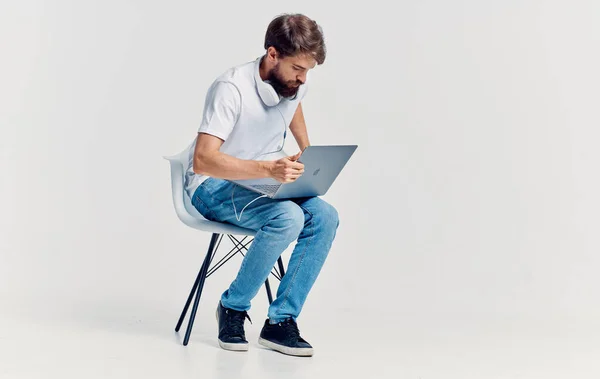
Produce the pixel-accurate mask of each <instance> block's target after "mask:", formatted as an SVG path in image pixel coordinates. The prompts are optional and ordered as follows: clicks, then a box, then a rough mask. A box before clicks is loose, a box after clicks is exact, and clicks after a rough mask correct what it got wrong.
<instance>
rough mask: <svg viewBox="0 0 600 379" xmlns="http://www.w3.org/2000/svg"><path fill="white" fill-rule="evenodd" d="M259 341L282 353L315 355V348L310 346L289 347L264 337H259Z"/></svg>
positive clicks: (303, 355)
mask: <svg viewBox="0 0 600 379" xmlns="http://www.w3.org/2000/svg"><path fill="white" fill-rule="evenodd" d="M258 343H259V344H260V345H263V346H264V347H268V348H269V349H272V350H275V351H278V352H280V353H282V354H286V355H293V356H295V357H311V356H312V355H313V349H312V348H310V347H303V348H297V347H287V346H283V345H279V344H276V343H274V342H271V341H268V340H266V339H264V338H259V339H258Z"/></svg>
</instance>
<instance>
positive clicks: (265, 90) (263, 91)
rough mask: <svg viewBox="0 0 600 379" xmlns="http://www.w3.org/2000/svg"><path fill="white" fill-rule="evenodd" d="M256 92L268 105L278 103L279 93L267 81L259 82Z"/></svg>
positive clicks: (271, 105) (272, 105)
mask: <svg viewBox="0 0 600 379" xmlns="http://www.w3.org/2000/svg"><path fill="white" fill-rule="evenodd" d="M258 94H259V95H260V98H261V99H262V101H263V102H264V103H265V105H266V106H268V107H274V106H275V105H277V104H279V95H278V94H277V92H276V91H275V88H273V86H272V85H270V84H269V83H265V82H262V83H260V84H259V85H258Z"/></svg>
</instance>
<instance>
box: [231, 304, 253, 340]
mask: <svg viewBox="0 0 600 379" xmlns="http://www.w3.org/2000/svg"><path fill="white" fill-rule="evenodd" d="M225 314H226V315H227V318H228V322H227V324H228V325H229V330H228V331H229V333H228V334H229V335H230V336H240V337H242V336H243V335H244V321H245V320H246V319H248V321H250V323H251V324H252V320H251V319H250V316H249V315H248V312H246V311H244V312H237V311H231V310H229V309H227V310H226V311H225Z"/></svg>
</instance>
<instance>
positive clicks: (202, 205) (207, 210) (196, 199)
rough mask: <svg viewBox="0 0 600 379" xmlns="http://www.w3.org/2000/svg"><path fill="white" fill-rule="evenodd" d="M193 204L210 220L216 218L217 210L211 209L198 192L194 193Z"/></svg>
mask: <svg viewBox="0 0 600 379" xmlns="http://www.w3.org/2000/svg"><path fill="white" fill-rule="evenodd" d="M192 205H193V206H194V208H196V210H197V211H198V212H199V213H200V214H201V215H202V217H204V218H205V219H207V220H209V221H214V220H215V219H216V216H215V212H214V211H213V210H212V209H210V207H208V206H207V205H206V203H205V202H204V201H202V199H201V198H200V196H198V195H197V194H196V195H194V198H193V199H192Z"/></svg>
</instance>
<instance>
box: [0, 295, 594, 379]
mask: <svg viewBox="0 0 600 379" xmlns="http://www.w3.org/2000/svg"><path fill="white" fill-rule="evenodd" d="M114 305H115V306H114V307H113V308H111V307H110V304H109V303H105V304H99V305H98V308H97V309H93V307H86V306H85V305H83V304H79V305H78V306H75V305H74V307H73V308H71V309H68V312H66V310H67V308H65V307H64V306H61V308H60V309H59V310H57V309H53V308H52V307H48V306H42V307H41V308H40V309H34V308H32V307H31V306H27V307H24V306H22V307H13V308H12V309H7V308H4V311H3V312H2V316H0V378H2V379H21V378H61V379H62V378H64V379H67V378H86V379H93V378H227V379H230V378H282V377H285V378H330V377H334V378H394V379H400V378H410V379H433V378H439V379H450V378H457V379H458V378H460V379H467V378H477V379H483V378H485V379H492V378H494V379H495V378H498V379H499V378H503V379H504V378H511V379H512V378H544V379H549V378H568V379H580V378H598V377H600V339H599V338H598V337H599V336H598V334H597V333H596V334H590V333H586V330H585V328H582V326H585V325H584V324H580V325H574V324H565V323H563V324H560V325H562V327H560V328H556V325H558V324H556V323H554V324H553V323H549V322H535V320H529V321H527V320H526V319H510V318H505V319H501V318H498V317H497V318H489V317H488V318H487V319H486V318H477V317H475V316H472V317H465V315H454V316H452V315H446V317H443V318H439V317H434V316H431V317H420V316H419V315H418V314H416V313H408V312H407V313H403V314H400V313H396V314H390V313H386V312H385V309H370V310H368V311H367V310H366V309H363V310H358V309H357V310H352V309H346V310H345V311H340V312H337V314H338V317H336V319H334V320H330V321H327V320H322V322H319V321H318V319H317V318H316V317H313V316H314V312H313V313H312V314H313V316H310V317H306V320H305V321H304V322H303V324H301V325H300V328H301V331H302V334H303V335H304V336H305V337H306V339H307V340H309V341H310V342H311V343H312V344H313V345H314V347H315V352H316V353H315V356H313V357H312V358H296V357H288V356H285V355H281V354H279V353H276V352H273V351H270V350H266V349H264V348H262V347H261V346H259V345H258V344H257V342H256V340H257V338H258V333H259V331H260V327H261V324H262V322H263V320H262V319H260V317H259V312H258V311H254V312H253V313H254V318H253V324H250V323H248V322H247V323H246V331H247V336H248V338H249V341H250V343H251V345H250V351H249V352H247V353H235V352H228V351H224V350H221V349H220V348H219V347H218V345H217V342H216V322H215V320H214V313H213V308H214V307H213V304H212V303H210V304H209V303H208V300H206V301H204V302H201V308H200V310H199V312H198V317H197V319H196V324H195V327H194V331H193V334H192V338H191V341H190V344H189V345H188V346H187V347H184V346H183V345H182V344H181V341H182V339H183V329H182V331H181V334H177V333H175V332H174V330H173V327H174V323H175V322H176V320H177V317H178V314H177V312H178V310H175V309H172V310H169V311H168V312H166V311H164V310H163V311H160V310H157V309H144V307H143V305H142V304H137V305H136V303H135V300H132V303H131V304H130V305H129V306H128V307H121V306H119V305H117V304H114ZM136 307H137V308H136ZM132 309H136V311H135V312H132ZM378 312H379V316H378V315H377V313H378ZM133 314H136V316H135V317H134V316H132V315H133ZM438 316H439V315H438ZM377 319H379V321H377ZM440 319H442V320H447V321H445V322H440V321H439V320H440ZM433 320H438V321H433ZM477 320H479V321H477ZM590 322H592V321H589V322H588V326H589V325H591V324H590ZM569 325H570V326H569ZM595 330H599V329H598V328H596V329H595Z"/></svg>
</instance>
